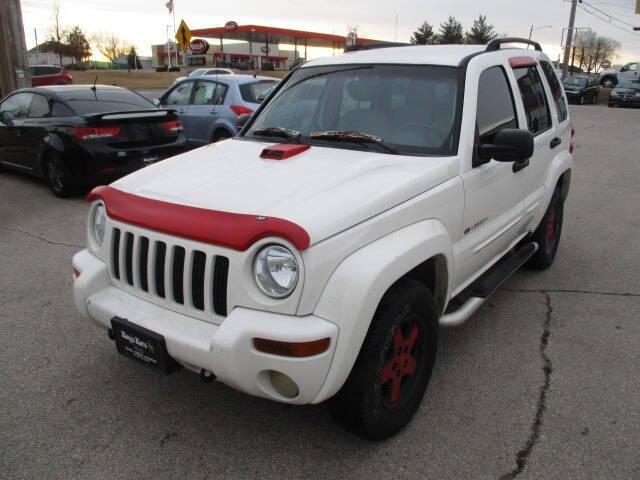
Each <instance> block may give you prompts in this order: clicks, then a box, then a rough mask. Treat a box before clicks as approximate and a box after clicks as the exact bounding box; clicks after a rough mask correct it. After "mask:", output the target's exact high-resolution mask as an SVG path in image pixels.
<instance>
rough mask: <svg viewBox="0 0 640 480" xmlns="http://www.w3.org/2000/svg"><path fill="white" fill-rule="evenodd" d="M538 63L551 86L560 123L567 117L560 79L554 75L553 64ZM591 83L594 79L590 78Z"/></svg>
mask: <svg viewBox="0 0 640 480" xmlns="http://www.w3.org/2000/svg"><path fill="white" fill-rule="evenodd" d="M540 65H541V66H542V71H543V72H544V76H545V78H546V79H547V83H548V84H549V87H550V88H551V95H553V102H554V103H555V104H556V112H557V113H558V121H559V122H560V123H562V122H564V121H565V120H566V119H567V102H565V100H564V97H563V96H562V87H561V86H560V80H559V79H558V75H556V72H555V70H554V69H553V66H552V65H551V64H550V63H549V62H545V61H542V62H540ZM591 83H592V84H595V79H594V80H592V81H591Z"/></svg>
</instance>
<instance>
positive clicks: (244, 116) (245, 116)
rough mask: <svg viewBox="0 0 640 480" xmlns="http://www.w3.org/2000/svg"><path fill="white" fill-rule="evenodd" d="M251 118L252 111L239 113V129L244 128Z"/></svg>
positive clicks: (237, 124) (237, 122)
mask: <svg viewBox="0 0 640 480" xmlns="http://www.w3.org/2000/svg"><path fill="white" fill-rule="evenodd" d="M250 118H251V114H250V113H243V114H242V115H238V119H237V120H236V127H237V128H238V131H240V130H242V129H243V128H244V126H245V125H246V124H247V122H248V121H249V119H250Z"/></svg>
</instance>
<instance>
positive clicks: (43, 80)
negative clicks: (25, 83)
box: [29, 65, 73, 87]
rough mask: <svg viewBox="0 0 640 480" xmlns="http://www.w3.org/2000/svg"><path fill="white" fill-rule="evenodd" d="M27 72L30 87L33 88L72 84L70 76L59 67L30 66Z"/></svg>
mask: <svg viewBox="0 0 640 480" xmlns="http://www.w3.org/2000/svg"><path fill="white" fill-rule="evenodd" d="M29 70H30V71H31V85H33V86H34V87H44V86H47V85H70V84H72V83H73V77H72V76H71V74H70V73H69V72H67V71H66V70H65V68H64V67H61V66H59V65H32V66H30V67H29Z"/></svg>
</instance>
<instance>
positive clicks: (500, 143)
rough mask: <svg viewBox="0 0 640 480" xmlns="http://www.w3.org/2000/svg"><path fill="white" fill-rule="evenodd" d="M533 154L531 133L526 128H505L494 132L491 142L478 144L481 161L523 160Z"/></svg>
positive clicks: (518, 161)
mask: <svg viewBox="0 0 640 480" xmlns="http://www.w3.org/2000/svg"><path fill="white" fill-rule="evenodd" d="M532 155H533V135H532V134H531V132H530V131H528V130H521V129H519V128H505V129H503V130H500V131H499V132H498V133H496V134H495V136H494V139H493V143H492V144H486V143H485V144H482V145H479V146H478V158H480V160H483V163H486V162H489V161H490V160H495V161H497V162H516V163H520V162H524V161H525V160H528V159H529V158H531V156H532Z"/></svg>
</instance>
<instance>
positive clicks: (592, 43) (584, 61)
mask: <svg viewBox="0 0 640 480" xmlns="http://www.w3.org/2000/svg"><path fill="white" fill-rule="evenodd" d="M620 47H621V44H620V42H618V41H617V40H614V39H613V38H609V37H601V36H600V35H598V34H597V33H596V32H594V31H593V30H589V31H585V32H579V33H578V34H577V35H576V43H575V48H576V55H575V58H576V60H577V61H578V62H580V68H582V69H583V70H585V71H586V72H587V73H591V72H594V73H598V72H599V71H600V63H602V61H603V60H610V61H611V60H613V59H614V58H615V57H616V54H617V52H618V50H619V49H620Z"/></svg>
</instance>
